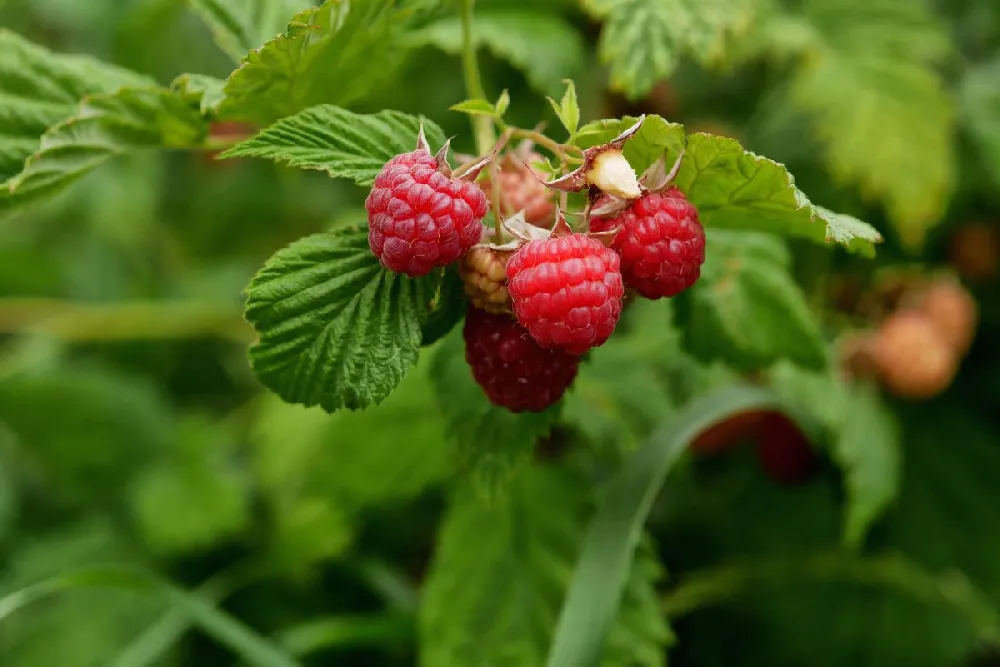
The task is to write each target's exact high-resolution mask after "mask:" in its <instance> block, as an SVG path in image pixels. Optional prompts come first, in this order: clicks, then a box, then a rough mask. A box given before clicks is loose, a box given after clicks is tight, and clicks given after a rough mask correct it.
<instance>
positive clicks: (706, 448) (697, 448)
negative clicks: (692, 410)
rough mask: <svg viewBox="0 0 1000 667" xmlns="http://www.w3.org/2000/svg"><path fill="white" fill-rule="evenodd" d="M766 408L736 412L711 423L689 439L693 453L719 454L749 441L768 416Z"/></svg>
mask: <svg viewBox="0 0 1000 667" xmlns="http://www.w3.org/2000/svg"><path fill="white" fill-rule="evenodd" d="M768 414H769V413H768V412H767V411H766V410H748V411H746V412H738V413H736V414H734V415H730V416H729V417H727V418H725V419H723V420H722V421H719V422H716V423H715V424H712V425H711V426H709V427H708V428H707V429H705V430H704V431H702V432H701V433H699V434H698V437H696V438H695V439H694V440H693V441H691V445H690V448H691V451H692V452H694V453H695V454H700V455H710V454H719V453H721V452H724V451H726V450H728V449H732V448H733V447H735V446H736V445H739V444H741V443H743V442H747V441H749V440H750V439H751V438H752V437H753V436H754V435H755V434H756V433H757V430H758V428H759V426H760V425H761V424H762V423H763V422H764V420H765V418H767V416H768Z"/></svg>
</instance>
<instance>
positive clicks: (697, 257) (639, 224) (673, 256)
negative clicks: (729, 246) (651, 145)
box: [590, 187, 705, 299]
mask: <svg viewBox="0 0 1000 667" xmlns="http://www.w3.org/2000/svg"><path fill="white" fill-rule="evenodd" d="M619 225H621V231H619V232H618V235H617V236H616V237H615V240H614V244H613V246H612V247H613V248H614V249H615V250H617V251H618V252H619V253H621V257H622V276H623V277H624V278H625V284H626V285H628V286H629V287H631V288H634V289H635V290H636V291H637V292H639V294H641V295H642V296H644V297H646V298H647V299H659V298H660V297H671V296H676V295H677V294H680V293H681V292H683V291H684V290H686V289H687V288H689V287H691V285H693V284H694V283H695V281H697V280H698V278H699V277H700V276H701V265H702V264H703V263H704V262H705V230H704V229H703V228H702V226H701V222H699V220H698V211H697V210H696V209H695V207H694V205H693V204H691V202H689V201H688V199H687V197H685V196H684V193H682V192H681V191H680V190H678V189H677V188H673V187H671V188H669V189H667V190H666V191H665V192H663V193H662V194H659V193H655V192H649V193H646V194H645V195H643V196H642V197H641V198H640V199H637V200H636V201H635V202H633V203H632V204H631V205H630V206H629V207H628V208H626V209H625V210H624V211H622V212H621V213H619V214H618V215H617V216H615V217H613V218H610V219H609V218H605V217H600V216H595V217H594V218H592V219H591V221H590V229H591V231H594V232H603V231H608V230H610V229H614V228H615V227H616V226H619Z"/></svg>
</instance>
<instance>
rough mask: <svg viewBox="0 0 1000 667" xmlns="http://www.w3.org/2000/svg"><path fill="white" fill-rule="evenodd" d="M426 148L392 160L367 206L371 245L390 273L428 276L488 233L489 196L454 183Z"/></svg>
mask: <svg viewBox="0 0 1000 667" xmlns="http://www.w3.org/2000/svg"><path fill="white" fill-rule="evenodd" d="M440 167H441V165H440V163H439V161H438V158H436V157H435V156H433V155H431V154H430V152H428V151H427V150H424V149H417V150H415V151H413V152H411V153H404V154H402V155H397V156H396V157H394V158H392V159H391V160H389V162H388V163H386V165H385V167H383V168H382V171H381V172H379V174H378V176H376V177H375V183H374V185H373V186H372V190H371V193H370V194H369V195H368V199H367V200H366V201H365V209H366V210H367V211H368V226H369V231H368V243H369V245H370V246H371V250H372V253H374V254H375V256H376V257H377V258H378V260H379V262H381V263H382V265H383V266H385V267H386V268H387V269H389V270H390V271H395V272H396V273H404V274H406V275H408V276H413V277H417V276H422V275H425V274H427V273H429V272H430V271H431V270H432V269H434V268H435V267H438V266H446V265H448V264H451V263H452V262H455V261H457V260H458V258H459V257H461V256H462V255H463V254H465V252H467V251H468V250H469V248H471V247H472V246H474V245H475V244H476V243H478V242H479V240H480V238H481V237H482V234H483V226H482V224H481V220H482V219H483V216H485V215H486V209H487V202H486V195H485V194H483V191H482V190H481V189H480V188H479V186H477V185H476V184H475V183H471V182H468V181H464V180H460V179H457V178H449V177H448V176H447V175H445V174H444V173H442V172H441V169H440Z"/></svg>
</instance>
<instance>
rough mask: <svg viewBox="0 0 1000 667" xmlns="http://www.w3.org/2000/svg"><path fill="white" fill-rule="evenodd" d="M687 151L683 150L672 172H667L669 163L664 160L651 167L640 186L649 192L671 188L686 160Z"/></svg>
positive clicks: (671, 169) (640, 180)
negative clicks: (682, 163)
mask: <svg viewBox="0 0 1000 667" xmlns="http://www.w3.org/2000/svg"><path fill="white" fill-rule="evenodd" d="M686 150H687V149H686V148H682V149H681V152H680V154H679V155H678V156H677V159H676V160H674V164H673V166H672V167H671V168H670V171H667V163H666V160H664V159H663V158H660V159H659V160H657V161H656V162H654V163H653V164H651V165H649V168H648V169H646V171H645V172H643V174H642V177H641V178H640V179H639V184H640V185H641V186H642V188H643V189H644V190H645V191H647V192H663V191H664V190H666V189H667V188H668V187H670V184H671V183H673V180H674V179H675V178H676V177H677V172H679V171H680V169H681V162H682V161H683V160H684V153H685V151H686Z"/></svg>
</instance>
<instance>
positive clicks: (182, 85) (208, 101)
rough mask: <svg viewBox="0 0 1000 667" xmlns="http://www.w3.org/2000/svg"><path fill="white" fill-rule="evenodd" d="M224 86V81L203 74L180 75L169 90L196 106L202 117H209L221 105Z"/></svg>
mask: <svg viewBox="0 0 1000 667" xmlns="http://www.w3.org/2000/svg"><path fill="white" fill-rule="evenodd" d="M224 85H225V81H222V80H221V79H216V78H214V77H211V76H205V75H204V74H181V75H180V76H179V77H177V78H176V79H174V80H173V82H172V83H171V84H170V89H171V90H172V91H174V92H176V93H178V94H179V95H181V96H182V97H184V98H185V99H187V100H189V102H190V103H192V104H193V105H197V106H198V108H199V110H200V111H201V115H202V116H205V117H210V116H214V115H215V112H216V110H217V109H218V108H219V104H221V103H222V98H223V92H222V87H223V86H224Z"/></svg>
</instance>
